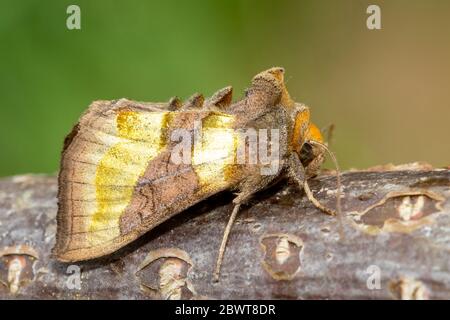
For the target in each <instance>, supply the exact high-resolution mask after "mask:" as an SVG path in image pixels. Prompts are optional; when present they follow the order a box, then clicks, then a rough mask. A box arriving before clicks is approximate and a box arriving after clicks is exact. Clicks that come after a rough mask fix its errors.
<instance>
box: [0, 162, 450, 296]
mask: <svg viewBox="0 0 450 320" xmlns="http://www.w3.org/2000/svg"><path fill="white" fill-rule="evenodd" d="M342 183H343V192H344V195H343V197H342V206H343V211H344V219H343V230H344V238H340V236H339V222H338V221H339V220H338V219H337V218H335V217H330V216H327V215H325V214H323V213H321V212H319V211H318V210H317V209H316V208H314V207H313V206H312V204H311V203H310V202H309V201H308V200H307V199H306V197H305V196H304V194H303V192H298V191H297V189H296V188H295V186H289V185H287V184H286V183H285V182H284V183H280V184H278V185H276V186H274V187H272V188H270V189H269V190H266V191H264V192H262V193H260V194H258V195H257V196H256V197H255V198H254V199H253V200H252V202H251V203H250V204H249V205H248V206H246V207H244V208H243V209H242V211H241V213H240V214H239V215H238V219H237V221H236V224H235V225H234V228H233V230H232V233H231V236H230V239H229V243H228V247H227V251H226V253H225V258H224V263H223V266H222V275H221V279H220V282H218V283H213V282H212V273H213V270H214V265H215V260H216V257H217V250H218V248H219V245H220V241H221V238H222V232H223V229H224V227H225V224H226V222H227V219H228V217H229V214H230V211H231V208H232V205H231V202H230V200H231V199H232V195H231V194H229V193H222V194H219V195H217V196H214V197H213V198H211V199H208V200H207V201H204V202H202V203H200V204H199V205H196V206H195V207H193V208H191V209H189V210H187V211H186V212H183V213H182V214H179V215H178V216H176V217H174V218H173V219H171V220H169V221H167V222H165V223H163V224H162V225H160V226H159V227H157V228H156V229H154V230H152V231H151V232H149V233H148V234H146V235H145V236H144V237H142V238H141V239H139V240H138V241H136V242H134V243H132V244H131V245H129V246H127V247H126V248H124V249H123V250H120V251H119V252H117V253H116V254H114V255H112V256H109V257H106V258H102V259H97V260H95V261H89V262H84V263H78V264H77V265H73V266H70V265H69V264H63V263H58V262H56V261H54V260H52V259H51V257H50V250H51V247H52V246H53V244H54V239H55V231H56V226H55V215H56V207H57V201H56V191H57V184H56V178H55V177H49V176H38V175H27V176H15V177H11V178H5V179H2V180H0V299H5V298H6V299H8V298H21V299H22V298H41V299H55V298H58V299H99V298H108V299H147V298H161V299H168V298H170V299H177V298H182V299H232V298H235V299H238V298H244V299H269V298H272V299H273V298H274V299H324V298H333V299H350V298H355V299H361V298H369V299H395V298H403V299H408V298H409V299H420V298H425V299H426V298H429V299H449V298H450V259H449V258H450V201H449V197H450V170H448V169H435V170H432V169H431V168H429V167H428V166H426V165H420V164H419V165H406V166H403V167H389V166H388V167H380V168H376V169H373V170H368V171H350V172H346V173H344V174H343V176H342ZM311 187H312V190H313V192H314V194H315V195H316V197H317V198H318V199H319V200H320V201H321V202H323V203H324V204H326V205H327V206H329V207H333V206H334V204H335V197H334V195H335V193H336V179H335V177H334V176H333V175H332V174H325V175H322V176H321V177H319V178H317V179H314V180H312V181H311ZM78 267H79V269H78ZM78 270H80V272H81V273H80V276H81V277H78V273H77V271H78ZM78 280H81V281H78Z"/></svg>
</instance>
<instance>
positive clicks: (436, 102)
mask: <svg viewBox="0 0 450 320" xmlns="http://www.w3.org/2000/svg"><path fill="white" fill-rule="evenodd" d="M372 3H376V4H378V5H380V6H381V10H382V27H383V29H382V30H378V31H370V30H368V29H367V28H366V18H367V14H366V8H367V6H368V5H369V4H372ZM70 4H77V5H79V6H80V7H81V25H82V29H81V30H67V28H66V18H67V14H66V8H67V6H68V5H70ZM449 9H450V3H449V2H448V1H442V0H429V1H426V0H422V1H413V0H397V1H362V0H352V1H350V0H348V1H335V0H327V1H325V0H320V1H319V0H308V1H298V0H292V1H262V0H243V1H236V0H228V1H197V0H193V1H175V0H171V1H137V0H129V1H109V0H96V1H89V0H75V1H65V0H61V1H38V0H34V1H32V0H23V1H12V0H3V1H2V2H1V4H0V43H1V47H2V50H1V51H0V58H1V59H0V61H1V62H0V63H1V65H0V66H1V68H0V70H1V74H0V88H1V89H0V90H1V107H0V108H1V109H0V110H1V111H0V150H1V151H0V152H1V157H0V176H4V175H11V174H18V173H28V172H56V171H57V168H58V163H59V153H60V149H61V146H62V141H63V138H64V136H65V135H66V134H67V133H68V132H69V130H70V129H71V127H72V125H73V124H74V123H75V122H76V121H77V119H78V117H79V116H80V114H81V113H82V112H83V111H84V110H85V109H86V108H87V106H88V105H89V104H90V102H91V101H93V100H98V99H115V98H120V97H128V98H130V99H134V100H144V101H167V100H168V99H169V98H170V97H171V96H174V95H178V96H180V97H183V98H186V97H188V96H189V95H190V94H191V93H193V92H196V91H200V92H203V93H204V94H205V95H209V94H211V93H213V92H214V91H215V90H216V89H219V88H222V87H224V86H226V85H230V84H231V85H233V86H234V93H235V94H234V95H235V99H237V98H239V97H240V96H241V95H242V92H243V90H244V89H245V87H246V86H247V85H248V84H249V81H250V79H251V78H252V76H253V75H254V74H256V73H257V72H259V71H261V70H264V69H266V68H268V67H271V66H283V67H285V68H286V71H287V79H288V87H289V90H290V92H291V95H292V96H293V97H294V98H295V99H296V100H298V101H301V102H305V103H307V104H308V105H310V107H311V108H312V115H313V119H314V121H315V122H317V123H318V125H319V126H326V125H328V124H330V123H334V124H335V125H336V130H335V136H334V143H333V145H332V148H333V149H334V150H335V151H336V153H337V157H338V159H339V161H340V163H341V166H342V167H343V168H349V167H360V168H362V167H366V166H371V165H376V164H381V163H388V162H394V163H402V162H411V161H416V160H426V161H429V162H431V163H432V164H434V165H437V166H443V165H449V159H450V157H449V156H450V148H449V143H448V138H449V133H450V130H449V123H448V122H449V119H450V103H449V101H450V90H449V89H450V88H449V84H450V73H449V71H450V59H449V56H450V42H449V39H450V20H449V19H448V12H450V11H449Z"/></svg>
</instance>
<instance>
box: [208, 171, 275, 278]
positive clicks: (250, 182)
mask: <svg viewBox="0 0 450 320" xmlns="http://www.w3.org/2000/svg"><path fill="white" fill-rule="evenodd" d="M272 180H273V177H269V176H260V175H257V176H254V177H250V178H249V179H247V180H246V181H245V182H244V183H243V184H242V186H241V187H240V190H241V191H240V192H239V193H238V195H237V197H236V198H234V199H233V204H234V207H233V211H232V212H231V215H230V218H229V219H228V223H227V226H226V227H225V231H224V233H223V237H222V243H221V244H220V248H219V255H218V257H217V262H216V269H215V270H214V276H213V280H214V281H215V282H217V281H219V277H220V268H221V266H222V261H223V255H224V254H225V249H226V246H227V241H228V236H229V235H230V231H231V228H232V227H233V223H234V220H235V219H236V216H237V214H238V212H239V209H240V207H241V205H242V204H243V203H245V202H246V201H247V200H248V199H250V198H251V197H252V196H253V195H254V194H255V193H256V192H258V191H260V190H262V189H264V188H265V187H266V186H267V185H268V184H269V183H270V182H271V181H272Z"/></svg>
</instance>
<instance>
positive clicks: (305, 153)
mask: <svg viewBox="0 0 450 320" xmlns="http://www.w3.org/2000/svg"><path fill="white" fill-rule="evenodd" d="M291 119H292V123H293V128H292V140H291V147H292V149H293V150H294V152H296V153H297V154H298V155H299V157H300V160H301V162H302V163H303V165H304V166H307V165H308V164H309V163H310V162H311V161H312V160H313V159H315V158H317V157H321V158H323V156H324V150H323V148H321V147H320V146H319V145H318V144H316V143H314V142H317V143H319V144H323V143H324V140H323V136H322V133H321V132H320V130H319V128H317V126H316V125H315V124H314V123H312V122H311V121H310V112H309V108H308V107H307V106H305V105H304V104H300V103H295V105H294V109H293V111H292V114H291Z"/></svg>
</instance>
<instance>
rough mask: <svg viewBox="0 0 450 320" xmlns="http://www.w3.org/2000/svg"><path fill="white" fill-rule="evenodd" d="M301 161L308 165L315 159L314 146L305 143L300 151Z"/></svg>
mask: <svg viewBox="0 0 450 320" xmlns="http://www.w3.org/2000/svg"><path fill="white" fill-rule="evenodd" d="M299 157H300V162H301V163H302V164H303V165H304V166H305V167H306V166H308V164H309V163H310V162H311V161H312V160H313V159H314V152H313V146H312V145H310V144H309V143H307V142H306V143H304V144H303V146H302V149H301V150H300V153H299Z"/></svg>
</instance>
